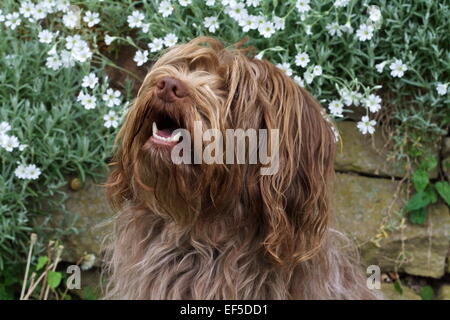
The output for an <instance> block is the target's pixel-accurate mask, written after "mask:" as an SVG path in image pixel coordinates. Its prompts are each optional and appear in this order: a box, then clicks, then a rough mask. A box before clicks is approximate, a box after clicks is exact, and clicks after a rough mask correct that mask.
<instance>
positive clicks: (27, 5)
mask: <svg viewBox="0 0 450 320" xmlns="http://www.w3.org/2000/svg"><path fill="white" fill-rule="evenodd" d="M34 10H35V9H34V4H33V3H32V2H30V1H24V2H22V3H21V5H20V8H19V12H20V14H21V15H23V17H24V18H30V17H31V16H32V15H33V12H34Z"/></svg>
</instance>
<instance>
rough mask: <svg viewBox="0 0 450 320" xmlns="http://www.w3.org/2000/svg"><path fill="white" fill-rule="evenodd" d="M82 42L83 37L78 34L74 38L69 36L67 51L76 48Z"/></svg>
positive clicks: (67, 38)
mask: <svg viewBox="0 0 450 320" xmlns="http://www.w3.org/2000/svg"><path fill="white" fill-rule="evenodd" d="M81 41H83V40H81V36H80V35H79V34H76V35H74V36H67V37H66V49H67V50H71V49H72V48H74V47H75V46H77V45H79V44H80V42H81Z"/></svg>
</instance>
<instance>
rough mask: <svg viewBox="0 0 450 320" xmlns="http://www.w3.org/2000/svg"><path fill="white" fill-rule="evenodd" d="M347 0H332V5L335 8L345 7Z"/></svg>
mask: <svg viewBox="0 0 450 320" xmlns="http://www.w3.org/2000/svg"><path fill="white" fill-rule="evenodd" d="M349 2H350V0H336V1H335V2H334V6H335V7H336V8H340V7H345V6H346V5H348V3H349Z"/></svg>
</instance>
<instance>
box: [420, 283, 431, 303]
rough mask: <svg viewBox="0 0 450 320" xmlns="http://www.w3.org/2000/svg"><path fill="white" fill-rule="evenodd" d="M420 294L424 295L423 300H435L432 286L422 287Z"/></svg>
mask: <svg viewBox="0 0 450 320" xmlns="http://www.w3.org/2000/svg"><path fill="white" fill-rule="evenodd" d="M420 296H421V297H422V300H433V297H434V291H433V288H432V287H430V286H425V287H422V288H420Z"/></svg>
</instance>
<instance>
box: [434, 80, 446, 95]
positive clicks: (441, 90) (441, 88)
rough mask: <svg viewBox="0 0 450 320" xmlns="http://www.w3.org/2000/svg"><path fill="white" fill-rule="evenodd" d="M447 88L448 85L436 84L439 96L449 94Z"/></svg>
mask: <svg viewBox="0 0 450 320" xmlns="http://www.w3.org/2000/svg"><path fill="white" fill-rule="evenodd" d="M447 88H448V83H441V82H439V83H437V84H436V91H437V93H438V95H440V96H443V95H446V94H447Z"/></svg>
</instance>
